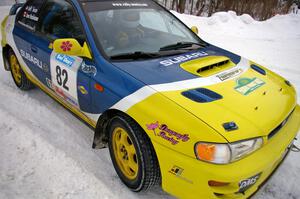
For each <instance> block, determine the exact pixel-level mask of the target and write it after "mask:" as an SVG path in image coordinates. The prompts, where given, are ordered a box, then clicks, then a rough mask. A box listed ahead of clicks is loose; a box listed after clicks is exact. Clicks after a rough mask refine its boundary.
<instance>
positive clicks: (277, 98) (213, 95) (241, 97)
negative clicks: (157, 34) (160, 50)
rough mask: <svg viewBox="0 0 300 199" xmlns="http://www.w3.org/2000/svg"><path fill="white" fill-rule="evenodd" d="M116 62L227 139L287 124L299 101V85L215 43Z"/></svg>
mask: <svg viewBox="0 0 300 199" xmlns="http://www.w3.org/2000/svg"><path fill="white" fill-rule="evenodd" d="M114 64H115V65H116V66H117V67H119V68H120V69H122V70H125V71H126V72H128V73H129V74H131V75H132V76H134V77H135V78H136V79H138V80H140V81H142V82H144V83H145V84H146V86H150V87H151V88H152V89H154V90H155V91H156V92H160V93H161V94H162V95H164V96H165V97H167V98H169V99H170V100H172V101H173V102H175V103H176V104H178V105H179V106H180V107H182V108H183V109H185V110H187V111H188V112H190V113H191V114H193V115H194V116H195V117H197V118H199V119H200V120H202V121H203V122H205V123H206V124H207V125H209V126H210V127H212V128H213V129H215V130H216V131H217V132H218V133H220V134H221V135H222V136H223V137H224V138H225V139H226V140H227V141H228V142H235V141H238V140H243V139H249V138H253V137H259V136H267V135H269V134H270V133H271V132H272V131H273V130H274V129H275V128H276V127H278V126H279V125H280V124H282V123H285V122H284V121H285V119H286V118H287V117H288V116H289V114H290V113H291V112H292V110H293V108H294V107H295V105H296V94H295V89H294V88H293V87H292V86H291V85H290V84H289V82H287V81H286V80H284V79H283V78H282V77H280V76H278V75H276V74H274V73H273V72H271V71H269V70H267V69H265V68H263V67H262V66H259V65H257V64H255V63H253V62H250V61H249V60H247V59H245V58H242V57H240V56H237V55H235V54H233V53H230V52H228V51H225V50H222V49H219V48H217V47H215V46H209V47H208V48H206V49H202V50H201V51H195V52H190V53H186V54H183V55H179V56H178V55H177V56H172V57H170V58H168V59H166V58H164V59H155V60H151V61H149V60H147V61H136V62H130V63H128V62H127V63H125V62H122V63H114ZM232 122H233V123H235V124H236V128H233V129H228V128H227V127H226V123H232ZM199 131H201V129H199Z"/></svg>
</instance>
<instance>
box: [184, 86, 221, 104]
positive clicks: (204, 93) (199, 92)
mask: <svg viewBox="0 0 300 199" xmlns="http://www.w3.org/2000/svg"><path fill="white" fill-rule="evenodd" d="M181 94H182V95H183V96H185V97H187V98H189V99H191V100H193V101H195V102H198V103H207V102H212V101H216V100H219V99H222V98H223V97H222V95H220V94H218V93H216V92H214V91H212V90H209V89H207V88H196V89H192V90H188V91H184V92H182V93H181Z"/></svg>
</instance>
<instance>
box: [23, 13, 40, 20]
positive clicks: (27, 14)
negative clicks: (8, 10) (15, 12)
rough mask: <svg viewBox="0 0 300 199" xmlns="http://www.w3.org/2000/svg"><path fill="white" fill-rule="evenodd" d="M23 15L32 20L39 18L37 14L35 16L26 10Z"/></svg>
mask: <svg viewBox="0 0 300 199" xmlns="http://www.w3.org/2000/svg"><path fill="white" fill-rule="evenodd" d="M23 17H25V18H27V19H30V20H32V21H38V20H39V18H38V17H37V16H35V15H33V14H30V13H28V12H26V11H25V12H24V13H23Z"/></svg>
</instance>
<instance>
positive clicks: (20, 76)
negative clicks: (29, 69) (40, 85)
mask: <svg viewBox="0 0 300 199" xmlns="http://www.w3.org/2000/svg"><path fill="white" fill-rule="evenodd" d="M7 60H8V63H9V67H10V71H11V76H12V78H13V80H14V82H15V84H16V86H17V87H18V88H19V89H21V90H23V91H26V90H30V89H32V88H33V87H34V85H33V84H32V83H31V82H30V80H29V79H28V78H27V77H26V75H25V73H24V71H23V70H22V68H21V65H20V63H19V61H18V59H17V56H16V54H15V53H14V52H13V50H12V49H9V51H8V56H7Z"/></svg>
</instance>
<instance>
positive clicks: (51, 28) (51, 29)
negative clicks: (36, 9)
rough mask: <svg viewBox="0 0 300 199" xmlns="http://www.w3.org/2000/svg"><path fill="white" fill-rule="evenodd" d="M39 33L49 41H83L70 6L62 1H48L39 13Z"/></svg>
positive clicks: (76, 19) (81, 31)
mask: <svg viewBox="0 0 300 199" xmlns="http://www.w3.org/2000/svg"><path fill="white" fill-rule="evenodd" d="M40 16H41V20H40V24H39V32H41V33H42V34H44V35H46V36H47V37H48V38H50V39H51V40H55V39H58V38H75V39H77V40H78V41H79V42H80V43H81V44H83V42H84V41H85V36H84V32H83V29H82V28H81V23H80V20H79V18H78V17H77V15H76V12H75V10H74V8H73V7H72V5H71V4H70V3H68V2H66V1H63V0H48V1H47V3H46V4H45V6H44V8H43V10H42V12H41V15H40Z"/></svg>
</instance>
